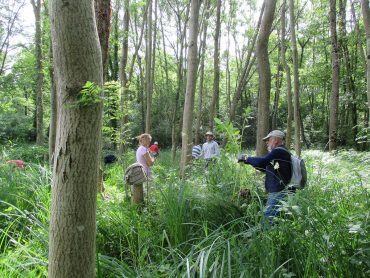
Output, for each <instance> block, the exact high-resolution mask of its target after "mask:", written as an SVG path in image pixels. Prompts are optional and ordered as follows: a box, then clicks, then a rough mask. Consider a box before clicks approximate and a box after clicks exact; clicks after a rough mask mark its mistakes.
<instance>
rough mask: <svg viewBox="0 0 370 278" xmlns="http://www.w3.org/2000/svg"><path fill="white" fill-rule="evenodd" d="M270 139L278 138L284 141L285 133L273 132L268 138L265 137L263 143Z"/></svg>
mask: <svg viewBox="0 0 370 278" xmlns="http://www.w3.org/2000/svg"><path fill="white" fill-rule="evenodd" d="M270 137H278V138H281V139H284V138H285V133H284V132H282V131H280V130H273V131H271V132H270V133H269V134H267V136H266V137H263V139H262V140H263V141H266V140H267V139H269V138H270Z"/></svg>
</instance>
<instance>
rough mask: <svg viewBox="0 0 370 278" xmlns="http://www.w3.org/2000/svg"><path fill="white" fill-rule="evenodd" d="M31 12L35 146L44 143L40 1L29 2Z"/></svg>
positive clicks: (32, 0)
mask: <svg viewBox="0 0 370 278" xmlns="http://www.w3.org/2000/svg"><path fill="white" fill-rule="evenodd" d="M31 4H32V7H33V12H34V14H35V21H36V32H35V51H36V71H37V77H36V78H37V81H36V144H38V145H42V144H43V143H44V119H43V118H44V104H43V98H44V96H43V92H42V86H43V83H44V73H43V69H42V41H41V0H36V2H35V0H31Z"/></svg>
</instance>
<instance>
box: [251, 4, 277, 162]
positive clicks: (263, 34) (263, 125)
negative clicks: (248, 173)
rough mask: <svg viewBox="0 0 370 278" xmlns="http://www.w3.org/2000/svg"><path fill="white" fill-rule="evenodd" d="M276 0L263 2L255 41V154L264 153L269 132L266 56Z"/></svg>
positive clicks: (267, 60) (268, 78)
mask: <svg viewBox="0 0 370 278" xmlns="http://www.w3.org/2000/svg"><path fill="white" fill-rule="evenodd" d="M275 7H276V0H266V1H265V11H264V13H263V17H262V23H261V30H260V33H259V35H258V39H257V62H258V75H259V95H258V117H257V144H256V154H257V155H263V154H265V153H266V151H267V150H266V145H265V143H264V142H263V141H262V138H263V137H264V136H266V134H267V133H268V131H269V115H270V109H269V104H270V89H271V70H270V62H269V55H268V41H269V37H270V32H271V27H272V22H273V20H274V14H275Z"/></svg>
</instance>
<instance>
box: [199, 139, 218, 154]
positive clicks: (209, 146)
mask: <svg viewBox="0 0 370 278" xmlns="http://www.w3.org/2000/svg"><path fill="white" fill-rule="evenodd" d="M219 154H220V147H219V146H218V144H217V142H216V141H214V140H212V141H211V142H205V143H204V144H203V148H202V154H201V157H203V158H204V159H210V158H213V157H216V156H218V155H219Z"/></svg>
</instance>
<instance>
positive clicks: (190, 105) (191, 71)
mask: <svg viewBox="0 0 370 278" xmlns="http://www.w3.org/2000/svg"><path fill="white" fill-rule="evenodd" d="M199 8H200V0H191V11H190V28H189V42H188V74H187V81H186V94H185V104H184V113H183V121H182V132H181V138H182V148H181V164H180V174H181V177H184V176H185V170H186V166H187V164H188V162H189V161H190V159H191V146H192V127H193V111H194V94H195V88H196V80H197V68H198V54H197V52H198V46H197V38H198V19H199Z"/></svg>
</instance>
